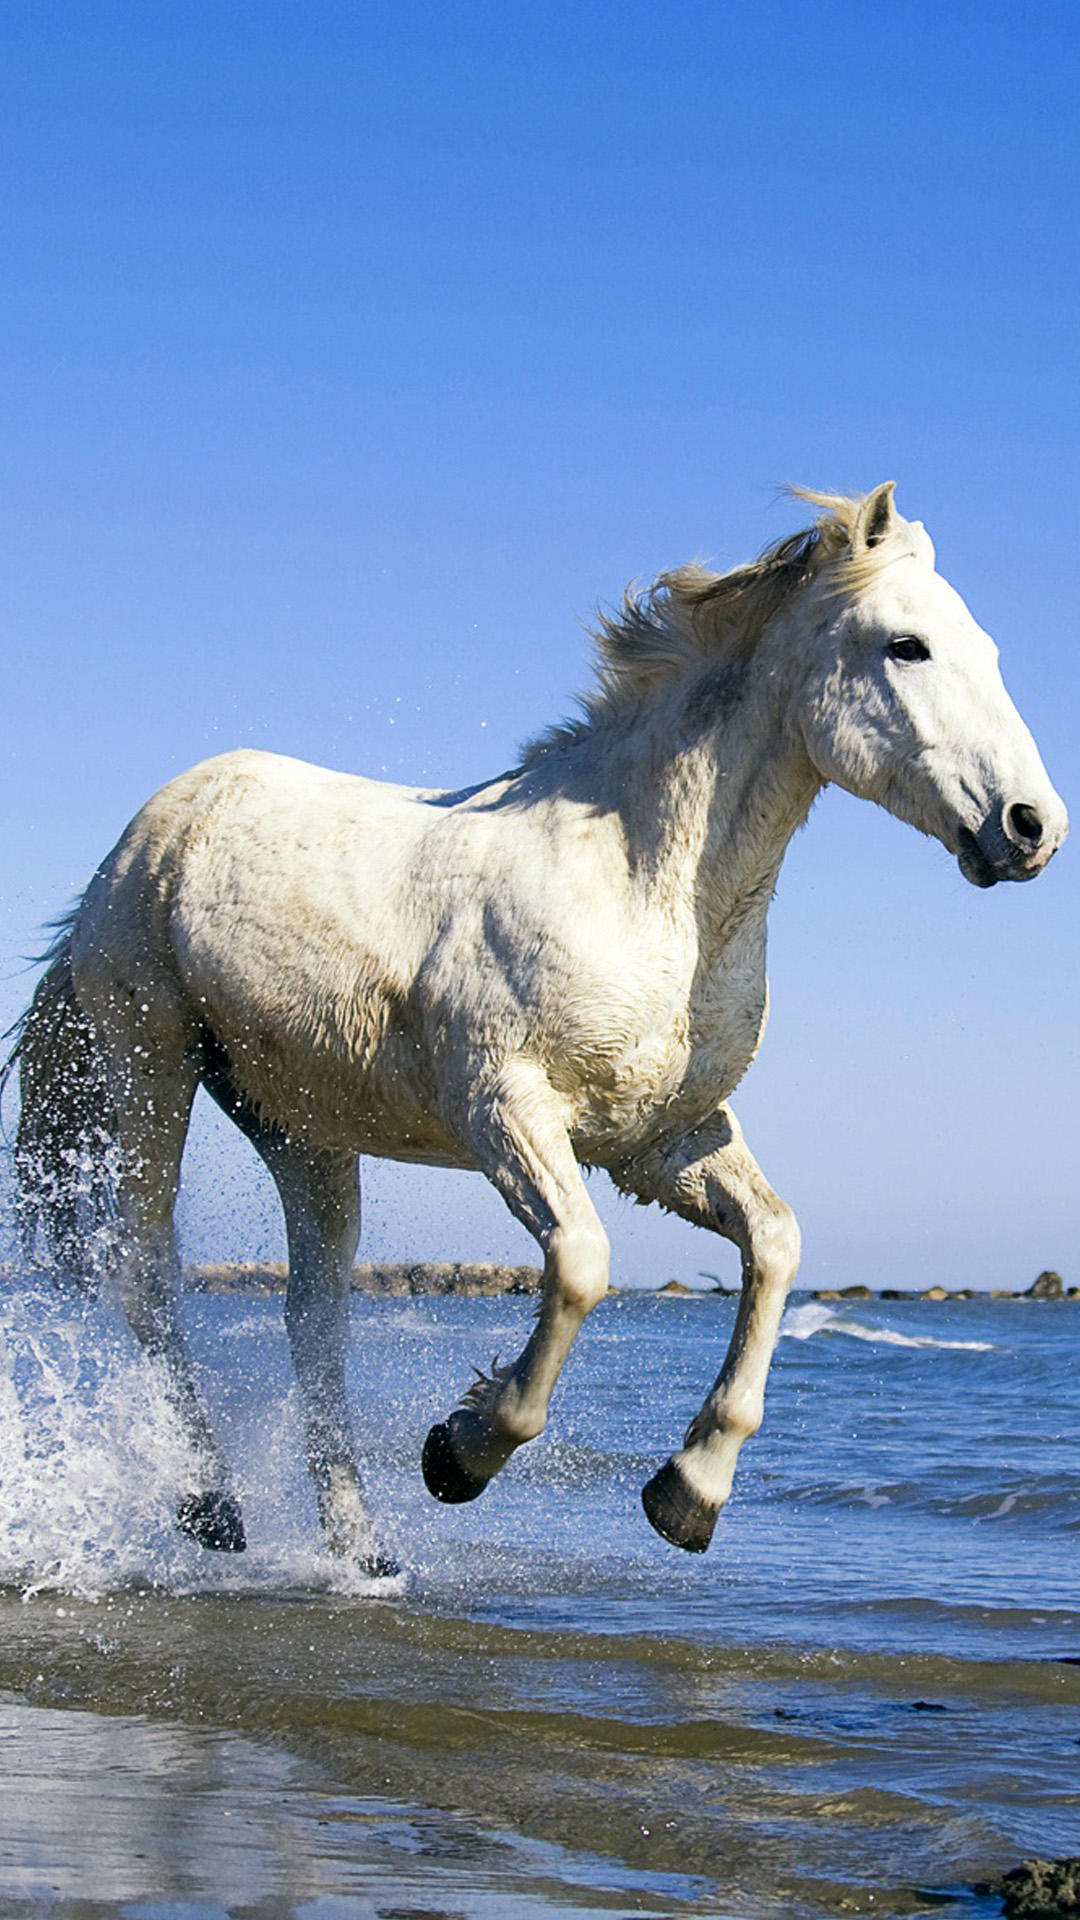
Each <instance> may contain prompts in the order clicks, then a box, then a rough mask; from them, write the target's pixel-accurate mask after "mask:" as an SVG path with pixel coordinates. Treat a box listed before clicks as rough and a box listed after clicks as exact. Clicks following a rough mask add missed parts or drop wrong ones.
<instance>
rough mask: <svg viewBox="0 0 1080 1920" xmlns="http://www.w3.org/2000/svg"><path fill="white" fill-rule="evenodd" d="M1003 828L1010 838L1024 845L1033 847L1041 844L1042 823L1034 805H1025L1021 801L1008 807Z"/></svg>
mask: <svg viewBox="0 0 1080 1920" xmlns="http://www.w3.org/2000/svg"><path fill="white" fill-rule="evenodd" d="M1005 828H1006V831H1007V833H1008V835H1009V838H1010V840H1015V841H1017V842H1018V843H1019V844H1020V845H1022V846H1024V847H1031V848H1035V847H1037V846H1040V845H1041V844H1042V837H1043V823H1042V821H1041V820H1040V819H1039V816H1038V814H1037V813H1036V811H1035V809H1034V807H1027V806H1025V805H1024V804H1023V802H1022V801H1020V802H1018V803H1017V805H1016V806H1012V807H1010V808H1009V809H1008V811H1007V813H1006V815H1005Z"/></svg>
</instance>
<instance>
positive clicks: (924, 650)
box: [886, 633, 930, 660]
mask: <svg viewBox="0 0 1080 1920" xmlns="http://www.w3.org/2000/svg"><path fill="white" fill-rule="evenodd" d="M886 651H887V653H888V655H889V658H890V660H929V658H930V649H929V647H928V646H927V644H926V641H925V640H916V639H915V637H914V635H913V634H910V633H906V634H904V635H903V636H902V637H901V638H900V639H899V640H890V642H889V645H888V647H887V649H886Z"/></svg>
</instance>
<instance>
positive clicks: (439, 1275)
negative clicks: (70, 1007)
mask: <svg viewBox="0 0 1080 1920" xmlns="http://www.w3.org/2000/svg"><path fill="white" fill-rule="evenodd" d="M287 1277H288V1267H287V1266H286V1264H285V1262H284V1261H283V1260H219V1261H212V1262H204V1263H202V1264H201V1265H197V1266H189V1267H186V1268H185V1270H184V1284H185V1286H186V1287H187V1288H188V1289H189V1290H190V1291H191V1292H194V1293H281V1292H282V1291H283V1290H284V1287H285V1282H286V1279H287ZM541 1279H542V1274H541V1270H540V1268H539V1267H530V1266H509V1265H502V1264H500V1263H499V1262H497V1261H476V1260H473V1261H468V1260H416V1261H411V1262H410V1261H363V1262H361V1263H360V1264H358V1265H357V1266H355V1267H354V1268H353V1274H352V1285H353V1291H354V1292H355V1293H369V1294H376V1295H383V1296H385V1297H387V1298H393V1299H401V1298H406V1297H408V1296H410V1295H418V1294H457V1295H465V1296H467V1297H471V1298H484V1297H499V1296H502V1295H504V1294H522V1293H537V1292H538V1291H539V1288H540V1282H541ZM612 1291H613V1292H614V1291H617V1289H614V1288H613V1289H612ZM635 1291H641V1292H652V1291H656V1292H658V1293H662V1294H665V1295H667V1296H668V1297H670V1296H672V1295H676V1296H682V1297H684V1298H687V1299H689V1298H693V1299H703V1298H705V1299H708V1298H714V1297H717V1296H719V1297H721V1298H724V1297H727V1296H729V1295H734V1294H737V1293H738V1291H739V1289H738V1287H724V1286H713V1287H690V1286H687V1285H686V1283H685V1282H684V1281H682V1280H669V1281H667V1283H666V1284H665V1285H664V1286H662V1287H659V1288H656V1289H652V1288H641V1289H635ZM797 1291H800V1292H805V1293H806V1294H807V1296H808V1298H810V1299H811V1300H823V1301H837V1302H839V1301H854V1300H1080V1287H1067V1286H1066V1285H1065V1283H1064V1281H1063V1280H1062V1278H1061V1275H1060V1274H1059V1273H1053V1272H1051V1271H1050V1270H1047V1271H1046V1272H1044V1273H1040V1274H1039V1276H1038V1278H1037V1279H1036V1280H1035V1281H1034V1282H1033V1283H1032V1285H1031V1286H1028V1287H1016V1288H1013V1287H984V1288H978V1287H956V1288H949V1287H940V1286H935V1287H923V1288H918V1287H904V1288H901V1287H879V1288H874V1287H866V1286H852V1287H816V1288H813V1289H808V1288H803V1289H797Z"/></svg>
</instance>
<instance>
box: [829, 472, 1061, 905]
mask: <svg viewBox="0 0 1080 1920" xmlns="http://www.w3.org/2000/svg"><path fill="white" fill-rule="evenodd" d="M810 497H811V498H813V497H814V496H810ZM823 504H824V502H823ZM828 504H829V505H830V506H832V505H834V503H833V502H831V501H830V502H828ZM840 504H842V505H843V506H844V507H846V508H848V509H849V511H848V512H847V513H846V514H844V515H843V516H842V518H841V520H840V521H839V522H838V521H837V519H836V518H835V517H833V516H830V518H829V521H828V522H827V523H824V522H819V526H824V525H826V524H827V526H828V530H829V533H830V535H831V542H830V544H831V545H832V547H833V551H832V553H831V554H829V555H828V557H825V556H823V564H822V565H821V566H820V568H819V569H817V570H815V573H814V577H813V579H812V582H811V584H810V585H809V587H808V590H807V595H806V599H805V601H804V607H805V610H806V612H807V613H808V614H809V615H810V618H809V621H808V625H809V629H810V637H809V640H808V641H807V638H806V629H805V628H804V638H803V645H804V649H805V652H804V668H805V678H802V679H801V681H800V694H799V708H800V712H799V719H800V723H801V727H802V732H803V739H804V741H805V745H806V749H807V752H808V753H809V756H810V759H811V761H812V762H813V764H814V767H815V768H816V770H817V772H818V773H819V774H820V776H821V778H822V779H823V780H826V781H832V782H834V783H835V784H836V785H837V786H840V787H844V788H845V789H846V790H847V791H848V792H849V793H854V794H857V795H858V796H859V797H860V798H863V799H869V800H876V801H877V802H878V803H879V804H880V805H881V806H883V807H885V808H886V809H887V810H888V811H889V812H890V813H893V814H895V815H896V816H897V817H898V818H899V819H901V820H906V821H908V822H909V823H910V824H911V825H912V826H914V827H917V828H919V830H920V831H921V832H923V833H928V834H932V835H933V836H934V837H935V838H936V839H938V840H940V841H941V843H942V845H943V846H945V847H947V848H948V850H949V852H950V853H952V854H954V855H955V856H956V858H957V860H958V862H959V866H960V871H961V873H962V874H963V875H964V878H965V879H966V880H969V881H971V883H972V885H973V886H977V887H992V886H993V885H994V884H995V882H997V881H998V880H1031V879H1034V877H1035V876H1036V874H1038V873H1041V872H1042V869H1043V868H1044V867H1045V866H1046V864H1047V862H1048V861H1049V859H1050V858H1051V856H1052V855H1053V854H1054V853H1055V852H1056V851H1057V849H1058V847H1059V846H1060V845H1061V843H1062V841H1063V840H1064V838H1065V835H1066V833H1067V831H1068V818H1067V816H1066V812H1065V807H1064V805H1063V803H1062V801H1061V799H1060V797H1059V796H1058V794H1057V793H1056V792H1055V790H1054V788H1053V786H1052V785H1051V782H1050V780H1049V777H1048V775H1047V773H1046V769H1045V768H1044V766H1043V763H1042V760H1041V759H1040V757H1039V752H1038V749H1037V747H1036V745H1035V742H1034V740H1033V739H1032V737H1031V734H1030V733H1029V732H1028V729H1027V727H1026V726H1025V725H1024V722H1023V720H1022V719H1021V718H1020V715H1019V713H1018V712H1017V710H1016V708H1015V706H1014V705H1013V703H1012V701H1011V699H1010V698H1009V695H1008V694H1007V692H1006V691H1005V686H1004V683H1003V681H1002V678H1001V674H1000V671H999V668H998V655H997V648H996V646H995V645H994V642H993V641H992V640H991V638H990V636H989V634H987V633H984V632H983V630H982V628H981V627H980V626H979V625H978V624H977V622H976V621H975V620H974V619H973V617H972V615H971V614H970V612H969V611H968V609H967V607H966V606H965V604H964V602H963V600H962V599H961V598H960V595H959V594H958V593H957V592H956V590H955V588H954V587H951V586H950V585H949V583H948V581H946V580H944V579H942V577H941V575H940V574H939V573H938V572H937V570H936V566H935V558H934V549H933V546H932V544H931V542H930V539H929V536H928V535H927V533H926V530H925V528H924V527H923V526H922V525H921V524H920V523H919V522H918V521H907V520H905V519H903V518H902V516H901V515H900V514H899V513H898V512H897V510H896V507H895V505H894V503H893V487H892V483H891V482H886V484H885V485H883V486H880V487H877V488H875V490H874V491H873V493H870V494H868V495H867V496H866V498H865V499H864V500H862V501H860V502H858V503H851V502H843V503H840Z"/></svg>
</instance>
